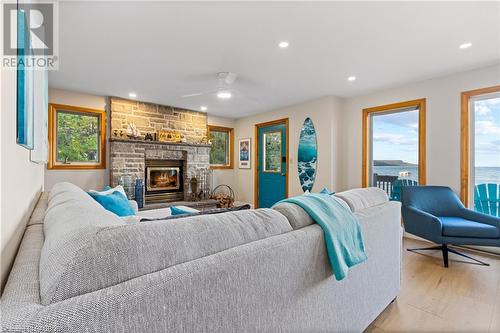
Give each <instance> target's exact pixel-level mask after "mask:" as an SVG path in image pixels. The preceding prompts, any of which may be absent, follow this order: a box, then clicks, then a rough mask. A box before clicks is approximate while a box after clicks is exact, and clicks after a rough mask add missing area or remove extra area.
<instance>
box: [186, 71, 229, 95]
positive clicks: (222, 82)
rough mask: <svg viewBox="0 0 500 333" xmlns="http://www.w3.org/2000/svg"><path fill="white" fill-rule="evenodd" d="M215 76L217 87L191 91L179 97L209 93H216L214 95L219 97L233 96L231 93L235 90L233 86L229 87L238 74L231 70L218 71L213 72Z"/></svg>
mask: <svg viewBox="0 0 500 333" xmlns="http://www.w3.org/2000/svg"><path fill="white" fill-rule="evenodd" d="M215 77H216V79H217V89H216V90H210V91H204V92H196V93H192V94H187V95H182V96H181V98H189V97H195V96H202V95H211V94H216V96H217V97H218V98H220V99H229V98H231V97H232V96H233V93H234V92H236V90H235V89H234V88H233V87H231V85H232V84H233V83H234V81H236V78H237V77H238V74H236V73H233V72H219V73H217V74H215Z"/></svg>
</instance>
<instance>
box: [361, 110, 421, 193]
mask: <svg viewBox="0 0 500 333" xmlns="http://www.w3.org/2000/svg"><path fill="white" fill-rule="evenodd" d="M418 113H419V111H418V109H417V110H410V111H408V110H405V111H399V112H391V113H381V114H375V115H373V116H372V118H371V120H372V141H371V144H372V150H371V151H372V161H371V170H372V175H373V177H372V179H371V184H372V186H376V187H379V188H382V189H383V190H384V191H386V192H387V194H388V195H389V197H390V198H391V199H393V200H400V187H401V186H408V185H415V184H416V183H417V182H418V170H419V168H418V131H419V128H418V117H419V114H418Z"/></svg>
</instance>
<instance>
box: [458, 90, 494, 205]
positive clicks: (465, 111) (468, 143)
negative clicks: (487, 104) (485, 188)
mask: <svg viewBox="0 0 500 333" xmlns="http://www.w3.org/2000/svg"><path fill="white" fill-rule="evenodd" d="M497 93H500V85H498V86H493V87H487V88H480V89H474V90H469V91H464V92H462V93H461V95H460V99H461V101H460V108H461V110H460V118H461V126H460V200H462V203H463V204H464V205H465V206H466V207H469V208H471V207H474V195H473V188H474V185H475V184H474V178H475V174H474V169H475V160H474V154H475V147H474V135H473V134H474V133H471V130H472V129H475V125H474V123H475V121H474V120H475V117H474V113H473V112H471V110H472V111H473V110H474V108H473V106H472V103H473V102H475V101H478V100H483V99H488V97H490V96H494V95H495V94H497Z"/></svg>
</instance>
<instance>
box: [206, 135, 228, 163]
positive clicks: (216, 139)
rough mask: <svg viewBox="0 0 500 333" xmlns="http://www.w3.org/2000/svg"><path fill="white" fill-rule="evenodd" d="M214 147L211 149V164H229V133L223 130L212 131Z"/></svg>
mask: <svg viewBox="0 0 500 333" xmlns="http://www.w3.org/2000/svg"><path fill="white" fill-rule="evenodd" d="M210 139H211V140H212V148H211V149H210V164H212V165H227V164H229V133H228V132H221V131H214V130H212V131H210Z"/></svg>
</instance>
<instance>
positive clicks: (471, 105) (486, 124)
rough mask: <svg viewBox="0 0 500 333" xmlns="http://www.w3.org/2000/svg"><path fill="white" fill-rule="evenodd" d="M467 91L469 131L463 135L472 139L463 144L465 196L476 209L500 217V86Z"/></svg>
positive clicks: (465, 127)
mask: <svg viewBox="0 0 500 333" xmlns="http://www.w3.org/2000/svg"><path fill="white" fill-rule="evenodd" d="M464 94H465V95H466V96H465V98H467V99H468V100H466V101H463V103H462V107H464V102H465V103H466V105H465V107H466V108H467V109H466V110H462V115H463V117H462V121H463V124H462V127H463V128H462V130H463V131H464V130H468V133H462V135H463V136H464V137H468V138H469V142H468V147H467V146H465V147H464V146H462V155H463V158H465V157H468V161H463V163H467V165H466V166H468V170H464V165H462V178H463V179H462V183H464V182H465V184H462V185H463V186H462V187H463V188H462V192H463V193H462V199H463V200H464V203H465V204H467V205H468V206H469V207H471V208H474V209H475V210H476V211H479V212H481V213H485V214H489V215H493V216H500V87H496V89H495V87H493V88H486V89H480V90H477V91H473V92H466V93H464ZM462 98H464V95H462ZM464 121H465V124H464ZM467 148H468V149H467ZM464 155H465V156H464ZM467 171H468V172H467ZM464 187H465V188H464Z"/></svg>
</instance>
